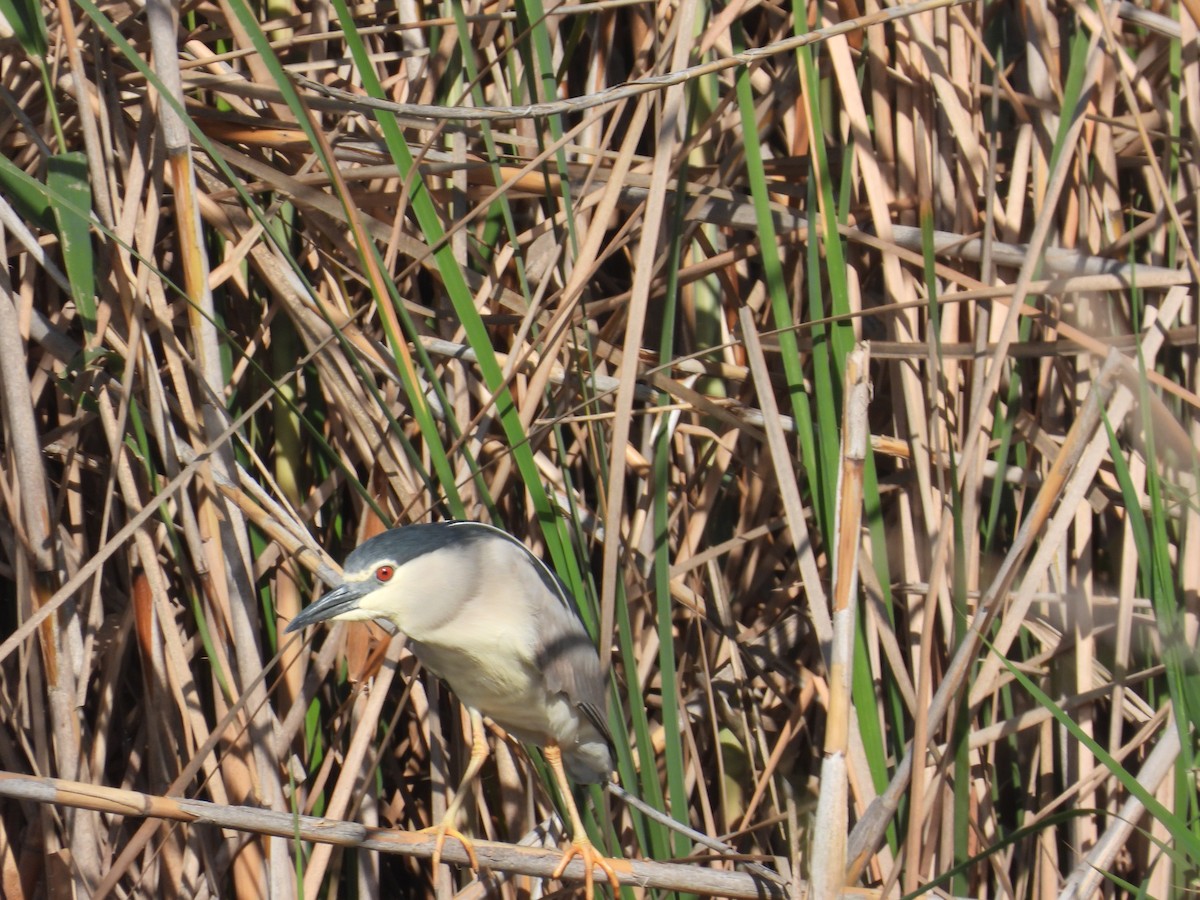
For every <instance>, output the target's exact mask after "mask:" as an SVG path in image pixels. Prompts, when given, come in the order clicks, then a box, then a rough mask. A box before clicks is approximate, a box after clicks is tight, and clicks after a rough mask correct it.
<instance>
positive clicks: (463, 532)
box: [287, 522, 477, 640]
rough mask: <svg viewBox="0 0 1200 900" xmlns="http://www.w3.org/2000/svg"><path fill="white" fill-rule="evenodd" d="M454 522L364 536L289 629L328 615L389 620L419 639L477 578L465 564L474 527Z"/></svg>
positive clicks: (343, 619) (339, 618)
mask: <svg viewBox="0 0 1200 900" xmlns="http://www.w3.org/2000/svg"><path fill="white" fill-rule="evenodd" d="M454 524H458V523H449V522H442V523H436V524H430V525H408V526H406V527H404V528H394V529H392V530H391V531H385V532H383V533H382V534H378V535H376V536H375V537H373V538H371V539H370V540H368V541H365V542H364V543H363V544H361V545H360V546H359V547H357V548H355V549H354V551H353V552H352V553H351V554H350V555H349V556H347V557H346V564H345V566H344V568H343V576H342V583H341V584H340V585H338V586H337V587H335V588H334V589H333V590H332V591H330V592H329V593H327V594H325V595H324V596H322V597H321V598H320V599H319V600H317V601H316V602H315V603H313V604H312V605H310V606H308V607H306V608H305V609H303V610H302V611H301V612H300V614H299V615H298V616H296V618H294V619H292V621H291V623H290V624H289V625H288V627H287V630H288V631H289V632H292V631H299V630H300V629H301V628H304V627H305V626H307V625H312V624H315V623H316V622H324V621H326V620H333V621H340V622H361V621H365V620H368V619H388V620H390V621H391V622H392V624H394V625H395V626H396V627H397V628H399V629H400V630H401V631H403V632H405V633H406V634H408V635H410V636H411V637H413V638H416V639H418V640H419V639H420V637H421V634H420V632H421V631H422V630H423V628H422V626H423V625H427V624H432V622H431V621H430V620H431V619H433V618H438V619H440V618H442V616H443V615H444V614H445V613H447V612H451V611H453V609H454V607H455V605H456V601H458V600H459V599H460V598H465V597H466V596H467V595H468V593H469V591H470V589H471V588H472V586H473V583H474V582H475V578H476V573H474V572H472V567H471V566H470V565H466V564H464V563H465V562H466V561H467V560H468V559H469V558H470V550H471V547H470V543H471V542H472V540H473V539H474V538H475V536H476V534H477V532H475V531H473V530H469V529H462V528H460V529H454V528H453V525H454ZM434 598H436V600H437V603H436V604H435V607H436V608H437V610H438V611H436V612H435V609H434V608H431V605H430V600H431V599H434Z"/></svg>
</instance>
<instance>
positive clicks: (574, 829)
mask: <svg viewBox="0 0 1200 900" xmlns="http://www.w3.org/2000/svg"><path fill="white" fill-rule="evenodd" d="M543 755H544V756H545V757H546V762H547V763H548V764H549V766H550V770H551V771H552V772H553V773H554V780H555V781H557V782H558V790H559V792H560V793H561V794H562V796H563V802H564V803H566V804H567V814H568V815H569V816H570V817H571V846H570V848H568V849H567V850H566V851H565V852H564V853H563V858H562V860H560V861H559V864H558V868H556V869H555V870H554V872H553V874H552V875H551V876H550V877H551V878H560V877H562V873H563V872H564V871H566V868H567V863H569V862H570V861H571V860H572V859H574V858H575V857H576V856H578V857H579V858H580V859H582V860H583V865H584V870H585V871H586V872H587V879H586V882H585V886H586V890H587V896H588V897H591V896H592V888H593V885H594V881H595V879H594V877H593V869H594V868H595V867H596V866H599V867H600V870H601V871H602V872H604V874H605V875H607V876H608V880H609V883H611V884H612V886H613V890H614V891H615V892H616V894H617V896H620V894H621V879H620V878H619V877H618V876H617V870H616V869H614V868H613V866H612V863H611V862H610V861H609V860H608V858H607V857H606V856H604V855H603V854H601V853H600V852H599V851H598V850H596V848H595V847H594V846H593V845H592V842H591V841H590V840H588V836H587V831H586V830H585V829H584V827H583V820H582V819H580V818H579V810H578V809H577V808H576V807H575V797H574V795H573V794H572V793H571V785H570V783H569V782H568V781H567V773H566V771H565V770H564V769H563V762H562V750H560V749H559V747H558V745H557V744H547V745H546V749H545V750H544V751H543Z"/></svg>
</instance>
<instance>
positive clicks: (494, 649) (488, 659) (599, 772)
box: [410, 523, 613, 783]
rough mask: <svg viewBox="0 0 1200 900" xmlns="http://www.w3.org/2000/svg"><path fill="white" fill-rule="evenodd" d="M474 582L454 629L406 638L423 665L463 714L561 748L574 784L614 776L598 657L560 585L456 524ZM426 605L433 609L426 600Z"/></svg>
mask: <svg viewBox="0 0 1200 900" xmlns="http://www.w3.org/2000/svg"><path fill="white" fill-rule="evenodd" d="M453 527H454V528H456V529H460V528H466V529H471V530H470V532H469V533H468V532H459V535H460V538H467V540H464V541H463V542H462V543H461V544H459V546H460V547H462V548H465V549H466V550H467V551H469V559H466V560H463V561H462V564H463V565H464V566H469V569H470V571H471V572H473V573H476V575H475V577H473V578H471V579H469V580H466V581H462V582H461V583H462V586H463V587H462V591H463V595H462V596H460V597H457V598H447V600H448V601H452V602H455V603H460V604H461V607H460V611H459V614H458V615H456V616H455V617H454V620H453V627H451V625H450V624H447V626H445V627H444V628H438V629H436V630H432V631H431V632H429V633H426V634H422V635H420V636H418V635H410V637H411V638H413V643H414V647H413V649H414V651H415V652H416V654H417V656H418V658H420V659H421V661H422V663H424V664H425V665H426V666H428V667H429V668H430V669H431V670H432V671H434V672H435V673H436V674H438V675H439V676H440V677H441V678H442V679H443V680H445V681H446V683H447V684H449V686H450V688H451V690H453V691H454V692H455V694H457V695H458V697H459V699H461V700H462V701H463V702H464V703H466V704H467V705H468V706H472V707H474V708H475V709H478V710H479V711H480V712H481V713H483V714H484V715H486V716H488V717H489V718H491V719H492V720H494V721H495V722H496V723H497V724H498V725H500V726H501V727H502V728H504V729H505V730H506V731H509V732H511V733H512V734H513V735H514V736H515V737H517V738H518V739H520V740H522V741H525V742H526V743H531V744H536V745H538V746H545V745H546V744H547V743H548V742H551V741H552V742H554V743H557V744H558V745H559V746H560V747H561V748H562V753H563V762H564V764H565V766H566V769H567V772H568V773H569V774H570V776H571V777H572V778H573V779H575V780H576V781H579V782H583V783H600V782H604V781H607V780H608V777H609V774H610V773H611V771H612V768H613V760H612V755H611V752H610V746H611V738H610V736H609V733H608V728H607V724H606V717H605V715H604V707H605V703H604V681H603V677H602V674H601V671H600V658H599V656H598V655H597V653H596V648H595V645H594V644H593V643H592V641H591V638H590V637H589V636H588V633H587V630H586V629H585V628H584V626H583V623H582V622H581V621H580V619H579V616H578V614H577V613H576V612H575V610H574V608H573V607H569V606H568V605H567V604H568V603H569V602H570V598H569V597H568V596H567V595H566V589H565V588H564V587H563V586H562V584H561V582H559V581H558V579H557V578H556V577H555V576H554V575H553V573H551V572H550V570H549V569H547V568H546V567H545V566H544V565H543V564H542V563H541V561H540V560H538V559H537V557H535V556H534V555H533V554H532V553H531V552H530V551H529V550H528V549H527V548H526V547H525V546H524V545H523V544H521V543H519V542H518V541H516V540H515V539H514V538H512V537H511V536H509V535H507V534H506V533H504V532H502V531H499V530H498V529H494V528H491V527H490V526H486V525H480V524H478V523H456V524H455V525H454V526H453ZM431 602H437V601H436V598H434V597H431Z"/></svg>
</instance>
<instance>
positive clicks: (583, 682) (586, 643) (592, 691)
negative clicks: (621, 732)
mask: <svg viewBox="0 0 1200 900" xmlns="http://www.w3.org/2000/svg"><path fill="white" fill-rule="evenodd" d="M453 525H454V527H455V528H463V529H467V528H469V529H471V530H472V531H473V532H477V533H479V534H480V535H481V536H482V535H483V534H484V533H487V534H490V535H492V536H495V537H498V538H502V539H503V540H505V541H507V542H508V543H509V544H511V545H512V546H513V547H514V548H518V549H519V550H520V552H521V553H523V554H524V556H525V558H526V559H527V560H528V562H529V564H530V566H531V567H532V568H533V570H534V571H535V572H537V575H538V578H539V579H540V580H541V583H542V586H543V587H544V588H545V589H546V592H547V593H548V594H549V595H551V596H552V597H554V598H555V599H556V600H557V607H556V608H550V609H547V610H546V612H547V615H546V616H545V617H544V618H543V620H542V622H541V627H540V632H541V637H542V641H541V643H540V645H539V647H538V651H537V654H536V656H535V661H536V663H537V666H538V668H539V669H540V670H541V672H542V674H543V677H544V678H545V679H546V687H547V689H548V690H550V691H551V692H552V693H556V694H562V695H564V696H565V697H566V698H567V699H568V701H570V702H571V703H572V704H573V705H574V706H575V707H576V708H577V709H578V710H579V711H580V712H581V713H583V715H584V716H585V717H586V718H587V720H588V721H589V722H590V723H591V724H592V726H593V727H594V728H595V729H596V731H598V732H599V733H600V735H601V737H602V738H603V739H604V741H605V743H607V744H608V745H609V747H610V748H612V747H613V739H612V734H611V733H610V732H609V730H608V719H607V717H606V716H605V714H604V709H605V702H604V677H603V675H602V674H601V672H600V656H599V654H598V653H597V652H596V645H595V644H593V643H592V639H591V636H590V635H588V632H587V628H585V627H584V624H583V619H582V618H580V615H579V608H578V606H576V604H575V603H574V601H573V599H572V597H571V596H570V591H568V590H567V586H566V585H565V584H564V583H563V581H562V579H561V578H559V577H558V575H556V574H555V572H554V570H553V569H551V568H550V567H549V566H548V565H546V563H545V562H543V561H542V560H541V559H540V558H538V556H537V555H536V554H535V553H533V552H532V551H531V550H530V549H529V548H528V547H526V546H525V545H524V544H523V543H521V542H520V541H518V540H517V539H516V538H515V537H513V536H512V535H511V534H509V533H508V532H507V531H504V530H503V529H500V528H496V527H494V526H492V525H486V524H484V523H482V522H455V523H453Z"/></svg>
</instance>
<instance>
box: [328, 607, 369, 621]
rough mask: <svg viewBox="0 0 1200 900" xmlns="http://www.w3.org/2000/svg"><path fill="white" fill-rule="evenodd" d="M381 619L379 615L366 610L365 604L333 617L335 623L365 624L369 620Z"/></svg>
mask: <svg viewBox="0 0 1200 900" xmlns="http://www.w3.org/2000/svg"><path fill="white" fill-rule="evenodd" d="M378 617H379V613H378V612H375V611H373V610H370V609H367V608H365V606H364V605H363V604H361V603H360V604H359V605H358V607H357V608H356V609H348V610H346V611H345V612H344V613H339V614H338V615H336V616H334V617H333V621H335V622H365V621H367V620H368V619H375V618H378Z"/></svg>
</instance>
